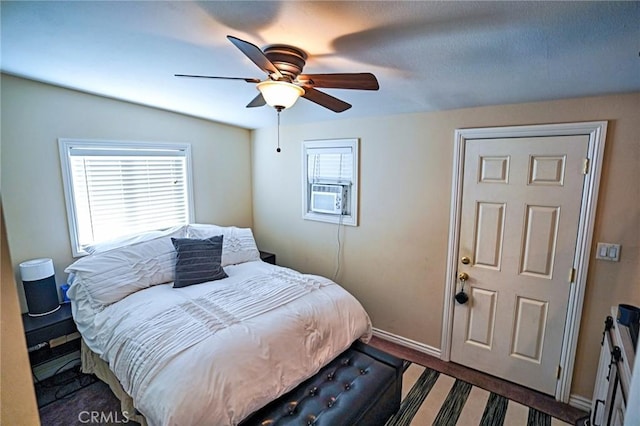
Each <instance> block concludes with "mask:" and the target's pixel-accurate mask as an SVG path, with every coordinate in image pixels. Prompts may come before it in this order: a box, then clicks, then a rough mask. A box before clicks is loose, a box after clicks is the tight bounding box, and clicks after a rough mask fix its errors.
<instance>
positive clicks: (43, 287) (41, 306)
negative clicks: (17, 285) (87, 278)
mask: <svg viewBox="0 0 640 426" xmlns="http://www.w3.org/2000/svg"><path fill="white" fill-rule="evenodd" d="M20 276H21V277H22V284H23V285H24V296H25V298H26V299H27V308H28V309H29V316H32V317H38V316H42V315H47V314H50V313H52V312H55V311H57V310H58V309H59V308H60V303H59V302H58V288H57V287H56V279H55V271H54V269H53V261H52V260H51V259H33V260H27V261H26V262H22V263H21V264H20Z"/></svg>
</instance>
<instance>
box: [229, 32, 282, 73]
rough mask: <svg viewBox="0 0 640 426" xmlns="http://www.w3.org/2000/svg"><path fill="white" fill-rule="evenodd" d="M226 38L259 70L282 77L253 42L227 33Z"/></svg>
mask: <svg viewBox="0 0 640 426" xmlns="http://www.w3.org/2000/svg"><path fill="white" fill-rule="evenodd" d="M227 38H228V39H229V41H230V42H231V43H233V44H234V46H236V47H237V48H238V49H240V51H241V52H242V53H244V54H245V55H246V56H247V58H249V59H251V60H252V61H253V63H254V64H256V65H257V66H258V68H260V69H261V70H263V71H265V72H266V73H267V74H269V75H272V76H273V77H274V78H275V79H276V80H278V79H280V78H282V74H280V71H279V70H278V68H276V66H275V65H273V63H272V62H271V61H270V60H269V58H267V57H266V56H265V55H264V53H263V52H262V50H260V48H259V47H258V46H256V45H255V44H253V43H249V42H248V41H244V40H240V39H239V38H237V37H234V36H230V35H228V36H227Z"/></svg>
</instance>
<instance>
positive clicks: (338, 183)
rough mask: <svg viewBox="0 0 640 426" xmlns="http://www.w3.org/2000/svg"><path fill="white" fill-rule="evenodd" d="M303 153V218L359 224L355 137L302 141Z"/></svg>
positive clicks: (356, 140)
mask: <svg viewBox="0 0 640 426" xmlns="http://www.w3.org/2000/svg"><path fill="white" fill-rule="evenodd" d="M302 157H303V158H302V163H303V172H302V173H303V174H302V179H303V192H304V194H303V206H302V216H303V218H304V219H308V220H318V221H322V222H331V223H339V224H345V225H352V226H358V139H335V140H317V141H305V142H304V144H303V148H302Z"/></svg>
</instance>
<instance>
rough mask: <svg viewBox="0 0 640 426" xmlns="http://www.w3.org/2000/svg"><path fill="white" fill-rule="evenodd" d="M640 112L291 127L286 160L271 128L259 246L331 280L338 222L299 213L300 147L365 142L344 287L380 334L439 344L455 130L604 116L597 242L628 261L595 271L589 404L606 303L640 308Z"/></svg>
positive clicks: (346, 242)
mask: <svg viewBox="0 0 640 426" xmlns="http://www.w3.org/2000/svg"><path fill="white" fill-rule="evenodd" d="M356 108H357V106H356ZM639 111H640V94H639V93H635V94H628V95H622V96H608V97H597V98H584V99H574V100H563V101H555V102H543V103H530V104H519V105H506V106H492V107H483V108H473V109H463V110H454V111H444V112H434V113H420V114H407V115H399V116H388V117H378V118H369V119H357V120H339V121H332V122H327V123H314V124H310V125H296V126H284V127H282V129H281V145H282V152H281V153H280V154H276V152H275V147H276V140H275V135H276V132H275V131H274V129H260V130H257V131H255V132H254V133H253V142H252V144H253V149H252V156H253V160H252V161H253V211H254V231H255V233H256V239H257V241H258V244H259V245H260V246H261V247H262V248H263V249H265V250H270V251H273V252H275V253H276V254H277V256H278V263H279V264H281V265H285V266H290V267H293V268H296V269H299V270H302V271H306V272H312V273H319V274H323V275H327V276H329V277H332V276H333V274H334V271H335V267H336V247H337V242H336V240H337V238H336V234H337V231H336V226H335V225H331V224H326V223H320V222H311V221H305V220H303V219H302V218H301V216H302V213H301V209H302V208H301V203H302V195H301V194H302V186H301V181H302V178H301V143H302V141H303V140H306V139H323V138H327V139H331V138H344V137H357V138H360V185H361V186H360V226H359V227H345V229H344V233H343V238H342V240H343V257H342V266H341V270H340V271H341V272H340V275H339V276H338V278H337V281H338V282H340V283H342V284H343V285H344V286H345V287H346V288H347V289H348V290H349V291H351V292H352V293H353V294H354V295H355V296H356V297H357V298H358V299H359V300H360V301H361V302H362V303H363V304H364V306H365V308H366V309H367V311H368V312H369V314H370V315H371V317H372V320H373V323H374V326H375V327H377V328H379V329H382V330H385V331H388V332H391V333H394V334H397V335H399V336H402V337H405V338H408V339H411V340H414V341H417V342H421V343H423V344H426V345H429V346H431V347H434V348H440V339H441V328H442V310H443V297H444V287H445V270H446V252H447V238H448V227H449V207H450V205H449V203H450V191H451V174H452V164H453V133H454V130H455V129H456V128H465V127H467V128H468V127H488V126H503V125H525V124H542V123H560V122H574V121H592V120H608V122H609V128H608V134H607V145H606V150H605V159H604V170H603V175H602V181H601V188H600V203H599V207H598V209H597V220H596V226H595V231H594V244H595V242H597V241H603V242H613V243H620V244H622V254H621V259H620V262H619V263H608V262H605V261H596V260H595V259H592V261H591V265H590V272H589V279H588V282H587V289H586V298H585V307H584V311H583V319H582V324H581V331H580V337H579V342H578V355H577V359H576V369H575V373H574V380H573V386H572V394H575V395H579V396H583V397H587V398H591V394H592V388H593V382H594V379H595V371H596V367H597V357H598V354H599V350H600V349H599V348H600V337H601V333H602V328H603V321H604V318H605V316H606V315H607V314H608V312H609V308H610V306H612V305H616V304H618V303H622V302H625V303H633V304H636V305H640V285H639V281H638V276H639V273H640V241H639V240H640V168H639V166H640V137H639V135H640V120H638V112H639ZM283 114H286V111H285V112H284V113H283ZM592 256H593V255H592Z"/></svg>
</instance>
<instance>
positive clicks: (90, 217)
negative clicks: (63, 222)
mask: <svg viewBox="0 0 640 426" xmlns="http://www.w3.org/2000/svg"><path fill="white" fill-rule="evenodd" d="M65 151H66V157H67V159H68V174H69V178H70V179H69V181H70V182H69V184H70V188H69V189H70V191H71V194H72V196H71V197H70V198H72V200H73V202H72V210H73V212H72V214H71V215H72V216H74V219H75V220H74V222H75V223H74V224H73V226H74V227H75V231H76V236H75V239H76V244H77V249H78V251H79V252H80V251H82V248H83V247H84V246H86V245H87V244H92V243H96V242H100V241H106V240H109V239H113V238H116V237H119V236H123V235H128V234H133V233H138V232H145V231H150V230H156V229H165V228H169V227H172V226H175V225H181V224H186V223H189V219H190V201H189V192H190V191H189V185H188V182H189V178H188V155H187V154H188V150H187V149H179V148H178V149H166V148H158V149H153V148H148V147H146V148H131V149H129V148H123V147H122V146H113V147H108V146H104V145H97V146H87V145H84V146H83V145H76V146H73V145H69V146H67V147H66V149H65ZM68 204H69V203H68Z"/></svg>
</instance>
